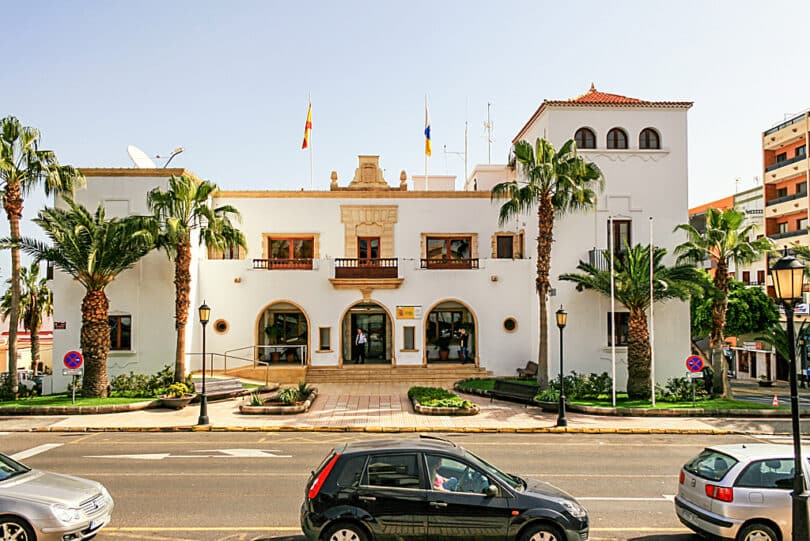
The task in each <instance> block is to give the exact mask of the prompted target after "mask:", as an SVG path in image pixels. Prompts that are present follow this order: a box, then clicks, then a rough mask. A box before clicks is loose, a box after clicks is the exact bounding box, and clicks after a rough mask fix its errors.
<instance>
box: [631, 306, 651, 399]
mask: <svg viewBox="0 0 810 541" xmlns="http://www.w3.org/2000/svg"><path fill="white" fill-rule="evenodd" d="M650 358H651V357H650V334H649V331H648V329H647V316H646V315H645V314H644V310H638V309H633V310H630V320H629V322H628V336H627V396H628V397H629V398H630V399H643V398H650V391H651V388H650Z"/></svg>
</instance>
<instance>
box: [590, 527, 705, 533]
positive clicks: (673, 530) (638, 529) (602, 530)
mask: <svg viewBox="0 0 810 541" xmlns="http://www.w3.org/2000/svg"><path fill="white" fill-rule="evenodd" d="M589 530H590V533H594V532H599V533H613V532H637V533H692V530H688V529H686V528H655V527H645V526H641V527H638V526H637V527H634V528H590V529H589Z"/></svg>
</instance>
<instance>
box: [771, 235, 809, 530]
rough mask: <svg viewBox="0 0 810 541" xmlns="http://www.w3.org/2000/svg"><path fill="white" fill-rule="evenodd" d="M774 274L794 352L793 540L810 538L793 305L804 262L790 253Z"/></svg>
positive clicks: (791, 352)
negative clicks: (803, 466)
mask: <svg viewBox="0 0 810 541" xmlns="http://www.w3.org/2000/svg"><path fill="white" fill-rule="evenodd" d="M771 278H772V280H773V288H774V291H775V293H776V298H777V300H779V301H781V303H782V305H783V306H784V307H785V316H786V317H787V339H788V354H789V355H790V359H789V361H790V419H791V421H792V425H793V492H792V494H791V500H792V503H793V506H792V511H793V541H803V540H807V539H810V521H808V515H807V499H808V493H807V487H806V486H805V483H804V472H803V471H802V448H801V432H800V427H799V398H798V394H799V391H798V385H797V383H796V379H797V378H796V331H795V330H794V328H793V306H794V304H795V303H796V301H797V300H799V299H801V296H802V286H803V285H804V265H803V264H802V263H801V262H800V261H798V260H797V259H796V258H795V257H793V256H790V255H788V254H787V248H785V255H784V256H782V257H781V258H779V260H778V261H777V262H776V263H774V265H773V267H771Z"/></svg>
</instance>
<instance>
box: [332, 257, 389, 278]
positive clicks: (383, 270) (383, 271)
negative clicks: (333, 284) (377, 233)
mask: <svg viewBox="0 0 810 541" xmlns="http://www.w3.org/2000/svg"><path fill="white" fill-rule="evenodd" d="M397 276H399V264H398V260H397V258H396V257H387V258H373V259H348V258H337V259H335V278H336V279H347V278H348V279H368V278H396V277H397Z"/></svg>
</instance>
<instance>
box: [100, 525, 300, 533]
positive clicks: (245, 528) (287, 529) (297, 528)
mask: <svg viewBox="0 0 810 541" xmlns="http://www.w3.org/2000/svg"><path fill="white" fill-rule="evenodd" d="M256 531H271V532H300V531H301V526H184V527H172V526H155V527H154V528H149V527H145V526H131V527H127V526H119V527H117V528H116V527H110V526H108V527H106V528H104V533H107V532H256Z"/></svg>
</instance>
